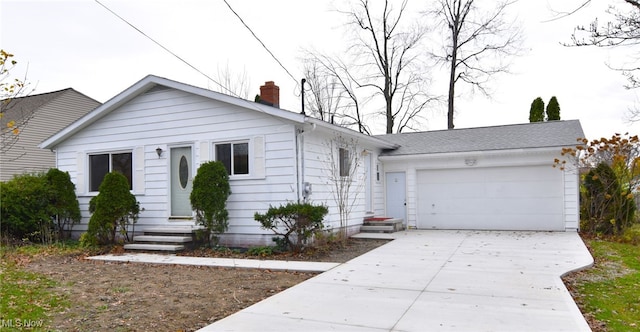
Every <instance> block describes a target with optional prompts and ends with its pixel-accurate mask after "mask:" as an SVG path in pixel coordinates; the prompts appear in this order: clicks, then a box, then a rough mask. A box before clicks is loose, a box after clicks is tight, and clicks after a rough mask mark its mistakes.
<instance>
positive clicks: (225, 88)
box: [94, 0, 241, 98]
mask: <svg viewBox="0 0 640 332" xmlns="http://www.w3.org/2000/svg"><path fill="white" fill-rule="evenodd" d="M94 1H95V2H96V3H98V4H99V5H100V6H102V7H103V8H104V9H106V10H107V11H109V12H110V13H111V14H113V15H114V16H116V17H117V18H119V19H120V20H122V22H124V23H126V24H127V25H129V26H130V27H132V28H133V29H135V30H136V31H138V32H139V33H140V34H142V35H143V36H145V37H146V38H147V39H149V40H151V41H152V42H154V43H155V44H156V45H158V46H160V47H161V48H162V49H163V50H165V51H167V52H168V53H169V54H171V55H173V56H174V57H175V58H176V59H178V60H180V61H182V62H183V63H184V64H186V65H187V66H189V67H191V68H192V69H193V70H195V71H197V72H198V73H200V74H201V75H202V76H204V77H206V78H207V79H209V80H211V81H212V82H213V83H215V84H217V85H218V86H219V87H221V88H222V89H224V90H226V91H227V92H229V93H230V94H232V95H233V96H234V97H238V98H241V97H240V96H238V95H236V94H235V93H234V92H233V91H231V90H230V89H229V88H227V87H226V86H224V85H222V84H221V83H219V82H218V81H216V80H214V79H213V78H211V77H210V76H209V75H207V74H205V73H204V72H203V71H201V70H200V69H198V68H197V67H196V66H194V65H192V64H191V63H189V62H188V61H187V60H185V59H183V58H182V57H180V56H179V55H177V54H176V53H174V52H173V51H171V50H170V49H168V48H167V47H165V46H164V45H162V44H161V43H160V42H158V41H157V40H155V39H153V38H152V37H151V36H149V35H147V34H146V33H145V32H144V31H142V30H140V29H138V27H136V26H135V25H133V24H132V23H130V22H129V21H127V20H126V19H124V18H123V17H122V16H120V15H118V13H116V12H114V11H113V10H111V9H110V8H109V7H107V6H106V5H104V4H103V3H101V2H100V1H99V0H94ZM225 2H226V1H225Z"/></svg>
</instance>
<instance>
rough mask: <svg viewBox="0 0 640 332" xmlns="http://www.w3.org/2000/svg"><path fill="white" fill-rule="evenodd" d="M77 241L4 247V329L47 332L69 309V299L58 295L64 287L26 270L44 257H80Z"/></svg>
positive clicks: (0, 311) (0, 280)
mask: <svg viewBox="0 0 640 332" xmlns="http://www.w3.org/2000/svg"><path fill="white" fill-rule="evenodd" d="M82 253H83V249H82V248H80V246H78V244H77V242H74V241H70V242H60V243H56V244H52V245H38V244H30V245H23V246H2V247H0V257H1V258H2V260H1V261H0V294H2V296H1V297H0V330H2V331H22V330H25V329H28V330H36V331H38V330H45V327H46V326H47V325H48V322H49V317H50V316H52V315H54V314H56V313H59V312H61V311H63V310H64V309H66V308H68V307H69V305H70V304H69V300H68V299H67V298H66V297H65V296H63V295H60V294H57V293H56V292H55V290H54V289H55V288H56V287H58V286H60V285H59V284H58V283H57V282H55V281H53V280H51V279H49V278H47V277H46V276H44V275H42V274H39V273H33V272H29V271H25V270H24V268H23V266H24V265H26V264H28V263H29V262H30V261H31V259H33V258H36V257H43V256H54V255H55V256H60V255H79V254H82Z"/></svg>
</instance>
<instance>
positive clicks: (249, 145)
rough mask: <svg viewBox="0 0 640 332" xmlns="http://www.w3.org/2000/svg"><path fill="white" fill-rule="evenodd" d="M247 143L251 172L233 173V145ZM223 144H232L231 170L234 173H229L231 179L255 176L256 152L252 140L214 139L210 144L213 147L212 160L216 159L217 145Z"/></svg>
mask: <svg viewBox="0 0 640 332" xmlns="http://www.w3.org/2000/svg"><path fill="white" fill-rule="evenodd" d="M243 143H246V144H247V161H248V163H249V165H248V166H249V167H248V168H249V169H248V171H249V173H248V174H233V145H234V144H243ZM222 144H231V172H232V174H230V175H229V179H249V178H254V176H253V173H254V171H253V164H254V161H253V160H254V158H255V156H254V152H253V150H254V149H253V144H252V140H251V139H248V138H247V139H238V140H230V141H213V142H211V144H210V147H211V150H212V151H211V154H210V155H211V160H215V161H217V159H216V145H222Z"/></svg>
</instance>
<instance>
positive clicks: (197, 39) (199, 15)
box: [0, 0, 640, 139]
mask: <svg viewBox="0 0 640 332" xmlns="http://www.w3.org/2000/svg"><path fill="white" fill-rule="evenodd" d="M100 1H101V2H102V3H103V4H105V5H106V6H108V7H109V8H111V9H112V10H113V11H115V12H117V13H118V14H119V15H121V16H122V17H124V18H125V19H127V20H128V21H129V22H131V23H132V24H134V25H136V26H137V27H138V28H140V29H141V30H142V31H144V32H145V33H146V34H148V35H149V36H151V37H153V38H154V39H156V40H157V41H159V42H160V43H162V44H163V45H164V46H166V47H167V48H169V49H171V50H172V51H174V52H175V53H177V54H178V55H179V56H181V57H182V58H184V59H185V60H187V61H188V62H190V63H191V64H192V65H194V66H195V67H197V68H198V69H199V70H201V71H203V72H205V73H207V74H208V75H209V76H211V77H213V78H216V79H217V75H218V72H219V70H222V69H224V68H226V67H227V66H228V67H229V68H230V70H231V71H232V72H235V73H242V72H243V71H246V73H247V75H248V78H249V80H250V83H251V85H252V86H253V87H254V89H253V91H252V92H251V93H250V95H251V96H253V95H255V94H256V93H258V92H259V86H260V85H261V84H263V83H264V82H265V81H269V80H273V81H275V82H276V84H278V85H279V86H280V103H281V107H282V108H285V109H288V110H291V111H295V112H298V111H299V105H300V99H299V98H300V96H299V95H300V93H299V87H298V86H296V84H297V82H299V80H300V79H301V78H302V66H301V64H300V61H299V57H300V55H301V53H300V51H301V49H302V48H316V49H319V50H323V51H328V52H337V53H340V52H342V51H343V50H344V48H345V45H346V42H345V40H344V38H343V36H344V27H343V23H344V17H343V16H341V15H339V14H338V13H336V12H334V11H332V9H333V8H335V7H334V5H333V4H332V1H331V0H314V1H300V0H273V1H259V0H228V2H229V3H230V4H231V5H232V6H233V7H234V9H235V10H236V11H237V12H238V13H239V14H240V16H242V18H243V19H244V20H245V22H246V23H247V24H248V25H249V26H250V27H251V28H252V29H253V30H254V32H255V33H256V34H257V35H258V36H259V37H260V38H261V39H262V40H263V42H264V43H265V44H266V45H267V46H268V47H269V48H270V49H271V50H272V52H273V53H274V54H275V55H276V56H277V57H278V58H279V59H280V60H281V62H282V63H283V64H284V66H285V67H286V68H287V69H288V70H289V71H290V72H291V73H292V74H293V76H295V77H296V81H294V80H293V79H292V78H291V77H289V75H288V74H287V73H286V72H285V71H284V70H283V69H282V68H281V67H280V66H279V65H278V64H277V63H276V62H275V61H274V60H273V59H272V58H271V56H270V55H268V54H267V52H266V51H265V50H264V49H263V48H262V46H260V44H259V43H258V42H257V41H256V40H255V39H254V38H253V37H252V36H251V34H250V33H249V31H247V30H246V28H245V27H244V26H242V24H241V23H240V22H239V20H238V19H237V18H236V17H235V16H234V15H233V13H232V12H231V11H230V10H229V9H228V8H227V6H226V5H225V4H224V2H223V1H222V0H215V1H214V0H211V1H204V0H202V1H194V0H181V1H170V0H163V1H151V0H147V1H142V0H137V1H134V0H128V1H123V0H100ZM582 2H583V1H582V0H555V1H551V0H520V1H519V2H518V3H516V5H514V6H513V8H512V10H511V11H510V13H511V14H512V15H513V16H514V18H516V17H517V19H518V20H519V21H520V22H521V23H522V27H523V31H524V37H525V43H524V47H525V48H526V49H527V50H528V51H527V52H526V54H525V55H523V56H521V57H518V58H516V59H513V66H512V67H511V70H512V71H513V74H510V75H501V76H498V77H496V78H495V80H494V81H493V83H492V85H491V88H492V90H493V91H494V93H493V98H492V99H487V98H485V97H484V96H482V95H480V94H476V95H474V96H469V97H466V99H459V100H458V101H457V112H458V114H457V116H456V119H455V123H456V128H466V127H476V126H492V125H501V124H512V123H525V122H528V117H529V107H530V104H531V101H533V99H534V98H535V97H538V96H540V97H542V98H543V99H544V100H545V103H546V102H547V101H548V100H549V99H550V98H551V96H554V95H555V96H557V98H558V100H559V102H560V106H561V117H562V119H565V120H567V119H579V120H580V121H581V122H582V125H583V128H584V131H585V134H586V136H587V137H588V138H590V139H592V138H599V137H602V136H605V137H609V136H611V135H612V134H613V133H615V132H622V133H624V132H625V131H629V132H631V133H633V134H640V124H629V123H627V122H626V121H625V119H624V117H625V113H626V112H627V110H628V109H629V108H631V107H634V106H637V105H638V92H640V91H628V90H625V89H624V88H623V85H624V84H625V79H624V77H622V75H620V73H618V72H615V71H612V70H610V69H608V68H607V66H606V63H612V64H614V65H615V64H623V63H625V61H629V60H628V58H625V56H629V55H633V54H635V50H633V49H624V50H603V49H593V48H567V47H564V46H561V45H560V43H561V42H567V41H569V40H570V36H571V33H572V31H573V27H574V26H576V25H577V24H588V23H589V22H590V21H591V20H592V19H593V18H594V17H599V18H600V20H601V21H602V22H604V21H605V20H606V19H607V18H608V16H606V15H605V13H604V10H605V8H606V6H607V4H608V3H610V2H613V3H615V4H620V7H621V8H625V4H623V3H622V1H620V0H614V1H606V0H593V3H592V4H591V5H589V6H588V7H586V8H584V9H583V10H581V11H579V12H578V13H577V14H575V15H571V16H569V17H566V18H564V19H561V20H556V21H552V22H546V23H545V22H544V21H547V20H548V19H550V18H552V17H554V15H555V14H554V12H553V11H552V9H553V10H556V11H562V10H571V9H573V8H576V7H577V6H578V5H579V4H580V3H582ZM337 3H340V4H343V3H344V2H337ZM409 3H410V4H411V5H412V7H413V8H421V9H426V8H424V7H425V6H426V4H427V3H428V1H427V0H422V1H418V0H409ZM485 3H493V1H488V2H487V1H485ZM421 6H422V7H421ZM0 47H1V48H3V49H5V50H7V51H10V52H11V53H13V54H15V56H16V59H17V60H18V61H19V62H20V63H19V66H18V67H16V68H15V70H14V71H13V74H14V75H24V73H25V72H26V71H27V68H28V73H27V77H28V80H29V81H30V82H32V87H35V88H36V90H35V92H34V93H44V92H50V91H54V90H60V89H64V88H68V87H72V88H74V89H76V90H78V91H80V92H82V93H84V94H86V95H88V96H90V97H92V98H94V99H97V100H98V101H100V102H105V101H107V100H108V99H109V98H111V97H113V96H115V95H116V94H118V93H120V92H121V91H122V90H124V89H126V88H127V87H129V86H131V85H132V84H134V83H135V82H137V81H138V80H140V79H142V78H143V77H144V76H146V75H148V74H154V75H158V76H162V77H166V78H169V79H173V80H176V81H180V82H184V83H188V84H192V85H196V86H201V87H210V88H215V84H213V83H212V82H210V81H208V79H207V78H205V77H204V76H202V75H201V74H199V73H197V72H196V71H195V70H193V69H192V68H190V67H188V66H187V65H185V64H184V63H182V62H181V61H179V60H177V59H176V58H175V57H174V56H172V55H170V54H169V53H167V52H166V51H164V50H163V49H161V48H160V47H159V46H157V45H155V44H154V43H153V42H152V41H150V40H149V39H147V38H145V37H144V36H142V35H141V34H140V33H139V32H137V31H135V30H134V29H133V28H131V27H130V26H128V25H126V24H125V23H123V22H122V21H120V20H119V19H118V18H116V17H115V16H114V15H113V14H111V13H109V12H108V11H107V10H105V9H104V8H103V7H102V6H100V5H99V4H98V3H97V2H95V1H91V0H68V1H58V0H48V1H44V0H42V1H29V0H0ZM27 66H28V67H27ZM433 75H434V78H435V80H436V81H435V84H434V86H433V87H432V92H438V93H442V94H444V93H445V92H446V90H445V85H444V83H446V72H444V71H441V72H434V73H433ZM445 109H446V105H445V104H443V105H441V107H440V108H439V109H437V110H433V111H431V112H430V113H428V114H427V118H428V120H427V121H425V122H424V124H423V126H422V128H421V129H423V130H438V129H445V128H446V116H445ZM373 127H374V128H375V133H382V132H383V130H384V125H383V123H379V124H378V125H374V126H373Z"/></svg>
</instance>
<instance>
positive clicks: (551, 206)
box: [416, 166, 564, 230]
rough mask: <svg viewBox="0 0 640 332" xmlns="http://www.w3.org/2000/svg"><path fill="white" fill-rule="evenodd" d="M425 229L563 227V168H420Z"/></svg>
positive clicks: (419, 190) (419, 195) (420, 220)
mask: <svg viewBox="0 0 640 332" xmlns="http://www.w3.org/2000/svg"><path fill="white" fill-rule="evenodd" d="M416 188H417V201H418V204H417V207H418V209H417V214H418V215H417V227H418V228H421V229H434V228H435V229H486V230H504V229H509V230H564V221H563V213H564V211H563V208H564V206H563V203H562V202H563V190H562V189H563V188H562V173H561V172H559V171H558V170H556V169H553V168H552V167H550V166H518V167H492V168H474V169H465V168H462V169H439V170H421V171H418V172H417V186H416Z"/></svg>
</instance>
